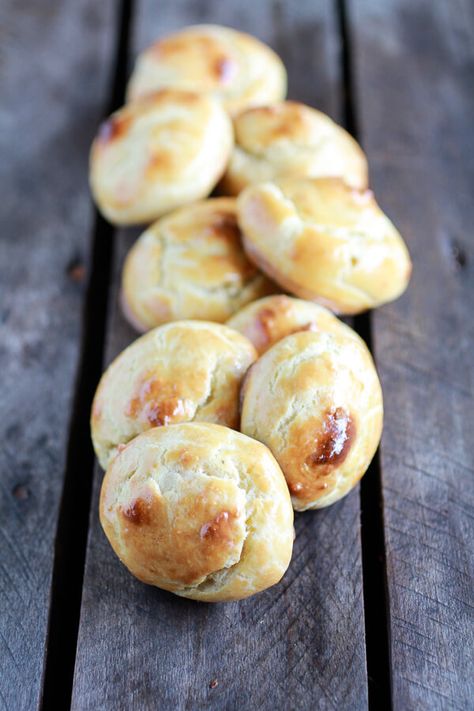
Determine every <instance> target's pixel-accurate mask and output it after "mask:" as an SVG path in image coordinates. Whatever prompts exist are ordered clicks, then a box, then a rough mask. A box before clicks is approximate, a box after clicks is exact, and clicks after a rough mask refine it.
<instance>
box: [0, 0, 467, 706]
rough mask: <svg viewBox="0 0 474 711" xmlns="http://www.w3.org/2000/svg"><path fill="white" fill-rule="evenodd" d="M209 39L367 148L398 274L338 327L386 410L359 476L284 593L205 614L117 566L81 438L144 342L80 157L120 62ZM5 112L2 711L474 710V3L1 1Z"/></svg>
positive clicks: (308, 526) (303, 531) (308, 543)
mask: <svg viewBox="0 0 474 711" xmlns="http://www.w3.org/2000/svg"><path fill="white" fill-rule="evenodd" d="M203 21H207V22H215V23H222V24H230V25H233V26H235V27H237V28H242V29H244V30H247V31H250V32H252V33H254V34H256V35H258V36H259V37H261V38H262V39H263V40H265V41H267V42H269V43H270V44H271V45H272V46H273V47H274V48H275V49H276V51H277V52H278V53H279V54H280V55H281V56H282V58H283V60H284V62H285V64H286V65H287V67H288V72H289V87H290V91H289V93H290V97H291V98H295V99H300V100H302V101H305V102H307V103H309V104H311V105H313V106H315V107H317V108H319V109H322V110H323V111H325V112H327V113H329V114H330V115H331V116H332V117H334V118H335V119H336V120H338V121H339V122H341V123H343V124H344V125H345V126H346V127H347V128H348V129H349V130H350V131H351V132H352V133H353V134H354V135H355V136H356V137H357V138H358V140H359V141H360V142H361V143H362V145H363V147H364V149H365V150H366V151H367V154H368V157H369V162H370V169H371V170H370V175H371V184H372V187H373V188H374V190H375V193H376V196H377V198H378V200H379V202H380V203H381V205H382V207H383V208H384V209H385V210H386V211H387V212H388V214H389V215H390V216H391V217H392V219H393V220H394V221H395V223H396V224H397V225H398V226H399V228H400V230H401V232H402V234H403V235H404V236H405V238H406V240H407V242H408V245H409V248H410V251H411V253H412V256H413V261H414V273H413V279H412V282H411V284H410V287H409V289H408V292H407V293H406V294H405V295H404V296H403V298H401V299H400V300H399V301H397V302H395V303H393V304H391V305H389V306H386V307H384V308H382V309H380V310H378V311H376V312H374V313H369V314H367V315H362V316H360V317H358V318H356V319H355V321H354V324H355V327H356V328H357V330H358V331H359V332H360V333H361V334H362V335H363V336H364V337H365V338H366V340H367V341H368V343H369V345H370V347H371V348H372V351H373V354H374V357H375V360H376V363H377V367H378V369H379V372H380V376H381V379H382V384H383V389H384V394H385V405H386V417H385V431H384V435H383V440H382V444H381V447H380V452H379V454H378V456H377V457H376V459H375V461H374V462H373V465H372V467H371V469H370V470H369V472H368V474H367V475H366V477H365V478H364V479H363V481H362V484H361V486H360V487H359V488H358V489H356V490H355V491H353V492H352V493H351V494H350V495H349V496H348V497H347V498H346V499H345V500H343V501H341V502H340V503H338V504H336V505H334V506H332V507H330V508H329V509H325V510H322V511H319V512H308V513H305V514H300V515H298V516H297V522H296V530H297V538H296V544H295V552H294V557H293V561H292V564H291V567H290V569H289V572H288V573H287V575H286V576H285V578H284V579H283V581H282V582H281V583H280V584H279V585H277V586H276V587H274V588H272V589H270V590H268V591H267V592H265V593H262V594H260V595H258V596H256V597H255V598H252V599H249V600H246V601H244V602H240V603H227V604H220V605H215V606H213V605H206V604H198V603H194V602H192V601H187V600H183V599H179V598H176V597H174V596H172V595H171V594H167V593H164V592H161V591H159V590H157V589H153V588H150V587H146V586H145V585H142V584H140V583H139V582H138V581H135V580H134V579H133V578H132V577H131V576H130V575H129V574H128V573H127V571H126V570H125V569H124V568H123V567H122V566H121V564H120V563H119V561H118V560H117V559H116V558H115V556H114V555H113V553H112V551H111V549H110V547H109V545H108V543H107V541H106V539H105V537H104V535H103V533H102V531H101V528H100V525H99V522H98V516H97V497H98V492H99V487H100V483H101V477H102V475H101V472H100V471H99V469H98V467H97V466H95V464H94V458H93V454H92V450H91V445H90V439H89V431H88V417H89V407H90V401H91V397H92V394H93V391H94V388H95V386H96V384H97V381H98V378H99V376H100V373H101V371H102V369H103V367H104V365H105V364H106V363H108V362H109V361H110V360H111V359H112V358H113V357H114V356H115V355H116V354H117V352H118V351H119V350H121V349H122V348H123V347H124V346H125V345H126V344H128V343H129V342H130V341H131V340H132V339H133V338H134V337H135V334H134V333H133V332H132V331H131V329H130V328H129V327H128V326H127V325H126V323H125V322H124V320H123V318H122V316H121V313H120V310H119V308H118V305H117V293H118V284H119V275H120V269H121V263H122V260H123V257H124V254H125V252H126V250H127V249H128V248H129V246H130V245H131V243H132V242H133V239H134V238H135V237H136V232H135V233H133V232H132V231H129V230H127V231H124V230H115V229H113V228H112V227H111V226H110V225H108V224H106V223H105V222H104V221H103V220H102V219H101V218H99V217H98V216H97V214H96V213H95V211H94V208H93V205H92V203H91V199H90V195H89V191H88V186H87V160H88V149H89V145H90V142H91V140H92V137H93V135H94V132H95V130H96V128H97V125H98V123H99V121H100V119H101V118H102V117H103V116H104V115H105V114H107V113H108V112H109V111H110V110H111V109H112V108H114V107H117V106H118V105H120V103H121V101H122V98H123V92H124V84H125V81H126V77H127V75H128V72H129V67H130V61H131V59H132V58H133V57H134V56H135V55H136V53H137V52H138V51H139V50H140V49H141V48H143V47H145V46H146V45H147V44H148V43H149V42H150V41H151V40H153V39H154V38H155V37H156V36H158V35H160V34H162V33H166V32H168V31H169V30H171V29H175V28H177V27H179V26H182V25H185V24H191V23H196V22H203ZM0 97H1V104H0V156H1V159H0V174H1V176H2V179H3V180H2V186H3V187H2V200H1V209H0V230H1V232H0V235H1V237H0V240H1V241H0V291H1V296H0V323H1V328H2V331H1V332H2V337H1V340H0V372H1V373H2V379H1V383H2V388H1V396H0V438H1V440H0V441H1V445H0V708H1V709H5V710H7V711H17V710H19V711H22V710H23V709H36V708H38V707H40V708H42V709H50V708H54V709H66V708H69V707H70V706H72V708H73V709H76V710H77V711H79V710H81V711H82V710H85V709H87V710H89V709H90V710H91V711H98V710H100V711H117V710H119V709H126V710H127V711H128V710H129V709H140V710H141V709H164V710H174V709H179V710H181V709H183V710H184V709H190V710H193V711H195V710H200V709H215V710H217V709H219V710H221V709H235V710H237V709H239V711H247V710H251V709H252V710H253V709H257V708H260V709H268V710H270V709H271V710H274V709H277V710H280V709H282V710H283V709H284V710H286V709H295V710H300V709H334V710H335V709H337V710H338V711H341V710H345V709H347V710H348V711H359V710H362V709H366V708H368V707H370V709H372V710H373V711H385V709H389V708H393V709H396V710H397V711H410V710H413V711H419V710H420V709H422V710H423V709H427V710H429V711H432V710H435V711H436V710H438V709H439V710H440V711H446V710H448V709H460V710H463V709H473V708H474V665H473V656H474V625H473V621H474V620H473V617H474V616H473V610H474V595H473V587H474V586H473V578H474V564H473V540H474V484H473V477H474V456H473V455H474V427H473V425H474V407H473V404H474V403H473V391H474V382H473V380H474V325H473V323H474V322H473V316H472V313H473V309H474V278H473V258H474V248H473V240H474V227H473V226H474V199H473V186H474V138H473V137H474V130H473V127H474V3H473V2H472V1H471V0H452V1H451V2H449V3H448V2H443V0H439V1H437V2H433V1H432V0H418V1H417V2H414V1H413V0H319V1H317V2H316V0H292V1H291V2H290V1H289V0H288V2H284V1H281V0H273V1H272V0H235V1H233V0H232V1H231V0H227V1H224V0H199V1H198V0H179V1H176V2H171V0H168V1H167V2H165V1H163V0H161V1H160V0H135V2H133V3H132V4H130V2H128V1H127V0H124V2H122V3H118V2H114V1H113V0H102V2H96V0H62V1H61V0H44V1H42V2H39V3H38V2H35V1H34V0H22V2H21V3H19V2H15V0H5V2H4V3H3V5H2V9H1V10H0ZM214 680H217V685H216V684H215V682H214Z"/></svg>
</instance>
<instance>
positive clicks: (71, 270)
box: [66, 257, 86, 284]
mask: <svg viewBox="0 0 474 711" xmlns="http://www.w3.org/2000/svg"><path fill="white" fill-rule="evenodd" d="M66 274H67V275H68V277H69V279H71V281H74V282H75V283H76V284H80V283H81V282H83V281H84V277H85V275H86V268H85V266H84V264H83V262H82V261H81V260H80V259H79V258H78V257H75V258H74V259H71V261H70V262H69V264H68V265H67V267H66Z"/></svg>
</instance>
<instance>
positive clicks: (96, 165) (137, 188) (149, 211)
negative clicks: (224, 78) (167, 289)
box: [90, 89, 233, 225]
mask: <svg viewBox="0 0 474 711" xmlns="http://www.w3.org/2000/svg"><path fill="white" fill-rule="evenodd" d="M232 144H233V134H232V125H231V122H230V119H229V117H228V116H227V114H226V113H225V111H224V110H223V108H222V106H221V105H220V104H219V102H217V101H216V100H214V99H212V98H211V97H209V96H206V95H203V94H195V93H192V92H189V91H177V90H174V89H166V90H163V91H158V92H156V93H155V94H152V95H150V96H149V97H147V98H144V99H142V100H141V101H137V102H136V103H134V104H131V105H128V106H124V107H123V108H122V109H120V110H119V111H116V112H115V113H114V114H112V116H111V117H110V118H109V119H108V120H107V121H106V122H105V123H103V124H102V126H101V127H100V129H99V133H98V135H97V137H96V139H95V141H94V143H93V145H92V150H91V159H90V183H91V189H92V193H93V196H94V199H95V201H96V203H97V205H98V206H99V208H100V210H101V212H102V213H103V214H104V215H105V216H106V217H107V219H109V220H110V221H111V222H113V223H115V224H117V225H129V224H136V223H143V222H151V221H153V220H155V219H156V218H157V217H160V216H161V215H163V214H164V213H165V212H169V211H170V210H173V209H174V208H176V207H180V206H181V205H185V204H187V203H189V202H192V201H193V200H199V199H200V198H203V197H206V196H207V195H208V194H209V193H210V192H211V190H212V189H213V187H214V185H215V184H216V182H217V181H218V180H219V178H220V177H221V175H222V173H223V171H224V168H225V166H226V164H227V160H228V158H229V155H230V151H231V148H232Z"/></svg>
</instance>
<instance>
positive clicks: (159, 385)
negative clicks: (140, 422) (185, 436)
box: [125, 378, 186, 427]
mask: <svg viewBox="0 0 474 711" xmlns="http://www.w3.org/2000/svg"><path fill="white" fill-rule="evenodd" d="M174 390H175V388H174V386H173V385H171V386H170V385H169V383H163V382H161V381H160V380H158V379H156V378H149V379H145V380H144V381H143V383H142V384H141V386H140V387H139V388H138V392H137V394H136V396H135V397H133V398H132V399H131V400H130V401H129V403H128V405H127V407H126V410H125V414H126V415H127V417H133V418H138V417H141V418H144V419H145V420H147V422H148V423H149V424H150V425H151V426H152V427H161V426H163V425H169V424H170V423H171V422H174V421H176V420H178V421H179V420H180V419H182V416H184V415H185V414H186V402H185V400H183V399H182V398H180V397H179V396H178V395H177V394H176V392H174Z"/></svg>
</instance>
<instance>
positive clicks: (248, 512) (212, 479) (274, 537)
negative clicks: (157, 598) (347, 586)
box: [100, 423, 293, 602]
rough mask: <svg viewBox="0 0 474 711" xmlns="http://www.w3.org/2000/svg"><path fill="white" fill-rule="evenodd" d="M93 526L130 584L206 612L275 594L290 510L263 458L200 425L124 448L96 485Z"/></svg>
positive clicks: (168, 430) (219, 430)
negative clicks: (204, 606) (199, 603)
mask: <svg viewBox="0 0 474 711" xmlns="http://www.w3.org/2000/svg"><path fill="white" fill-rule="evenodd" d="M100 520H101V523H102V526H103V528H104V531H105V533H106V535H107V538H108V539H109V541H110V544H111V545H112V548H113V549H114V551H115V552H116V554H117V555H118V557H119V558H120V559H121V561H122V563H124V565H126V566H127V568H128V569H129V570H130V572H131V573H133V575H135V576H136V577H137V578H139V580H141V581H142V582H144V583H149V584H150V585H156V586H157V587H160V588H163V589H164V590H169V591H171V592H174V593H176V594H177V595H181V596H182V597H188V598H193V599H195V600H203V601H207V602H218V601H220V600H238V599H241V598H244V597H248V596H249V595H253V594H254V593H256V592H259V591H260V590H264V589H265V588H268V587H269V586H271V585H274V584H275V583H277V582H278V581H279V580H280V578H281V577H282V576H283V574H284V573H285V571H286V569H287V567H288V564H289V562H290V557H291V551H292V547H293V510H292V507H291V501H290V497H289V494H288V489H287V486H286V483H285V479H284V477H283V474H282V472H281V469H280V467H279V466H278V464H277V463H276V461H275V459H274V458H273V456H272V454H271V453H270V452H269V450H268V449H267V448H266V447H264V446H263V445H262V444H260V442H255V441H254V440H252V439H250V438H249V437H245V435H242V434H240V432H234V431H233V430H230V429H228V428H227V427H221V426H219V425H212V424H207V423H186V424H180V425H171V426H169V427H160V428H154V429H152V430H149V431H148V432H145V433H144V434H141V435H139V436H138V437H136V438H135V439H134V440H133V441H132V442H130V444H128V445H127V446H126V447H125V448H124V449H123V451H122V452H121V453H120V454H119V455H118V456H117V457H116V458H115V459H114V460H113V461H112V463H111V464H110V466H109V468H108V470H107V473H106V475H105V478H104V481H103V484H102V492H101V498H100Z"/></svg>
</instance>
